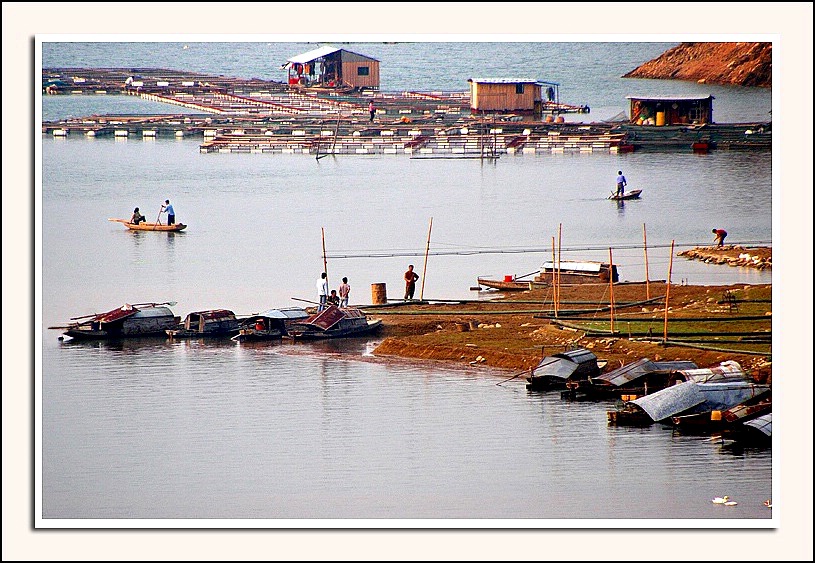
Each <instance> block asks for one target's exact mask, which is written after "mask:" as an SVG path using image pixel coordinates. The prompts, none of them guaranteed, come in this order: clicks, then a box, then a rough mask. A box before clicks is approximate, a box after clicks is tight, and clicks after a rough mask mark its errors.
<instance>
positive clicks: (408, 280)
mask: <svg viewBox="0 0 815 563" xmlns="http://www.w3.org/2000/svg"><path fill="white" fill-rule="evenodd" d="M418 279H419V274H417V273H416V272H414V271H413V264H411V265H410V266H408V269H407V272H405V301H407V300H409V299H410V300H412V299H413V294H414V293H415V292H416V280H418Z"/></svg>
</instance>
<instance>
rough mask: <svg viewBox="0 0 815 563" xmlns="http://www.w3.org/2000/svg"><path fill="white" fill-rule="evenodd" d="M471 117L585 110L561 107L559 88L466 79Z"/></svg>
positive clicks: (585, 108)
mask: <svg viewBox="0 0 815 563" xmlns="http://www.w3.org/2000/svg"><path fill="white" fill-rule="evenodd" d="M467 82H469V83H470V110H471V111H472V113H519V114H530V115H532V116H533V117H535V118H540V117H541V116H542V115H543V114H544V113H552V114H557V113H588V112H589V107H588V106H573V105H569V104H564V103H561V101H560V85H559V84H558V83H557V82H544V81H541V80H536V79H534V78H470V79H469V80H467Z"/></svg>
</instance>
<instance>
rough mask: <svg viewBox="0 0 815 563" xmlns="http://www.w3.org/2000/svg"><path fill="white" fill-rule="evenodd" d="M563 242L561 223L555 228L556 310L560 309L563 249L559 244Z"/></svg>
mask: <svg viewBox="0 0 815 563" xmlns="http://www.w3.org/2000/svg"><path fill="white" fill-rule="evenodd" d="M562 240H563V223H559V224H558V228H557V301H558V308H560V253H561V249H562V248H563V246H562V244H561V242H562Z"/></svg>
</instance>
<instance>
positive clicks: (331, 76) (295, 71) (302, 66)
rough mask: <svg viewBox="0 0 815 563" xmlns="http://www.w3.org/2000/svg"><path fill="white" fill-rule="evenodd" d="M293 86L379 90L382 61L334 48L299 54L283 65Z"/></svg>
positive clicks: (328, 47)
mask: <svg viewBox="0 0 815 563" xmlns="http://www.w3.org/2000/svg"><path fill="white" fill-rule="evenodd" d="M283 69H284V70H286V71H287V72H288V79H287V83H288V84H289V85H290V86H295V85H298V86H305V87H321V88H336V89H344V88H352V89H357V90H363V89H369V90H379V61H378V60H376V59H374V58H372V57H368V56H366V55H360V54H359V53H353V52H351V51H347V50H345V49H340V48H338V47H332V46H331V45H325V46H322V47H319V48H317V49H314V50H313V51H308V52H307V53H303V54H301V55H296V56H294V57H292V58H290V59H288V61H287V62H286V64H284V65H283Z"/></svg>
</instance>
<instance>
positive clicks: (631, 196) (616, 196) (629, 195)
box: [608, 190, 642, 201]
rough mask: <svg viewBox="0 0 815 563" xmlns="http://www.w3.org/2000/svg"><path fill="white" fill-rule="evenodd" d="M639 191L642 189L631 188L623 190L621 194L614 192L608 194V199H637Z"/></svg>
mask: <svg viewBox="0 0 815 563" xmlns="http://www.w3.org/2000/svg"><path fill="white" fill-rule="evenodd" d="M641 193H642V190H631V191H630V192H625V193H623V194H616V193H614V194H611V195H610V196H608V199H613V200H617V201H621V200H624V199H639V198H640V194H641Z"/></svg>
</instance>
